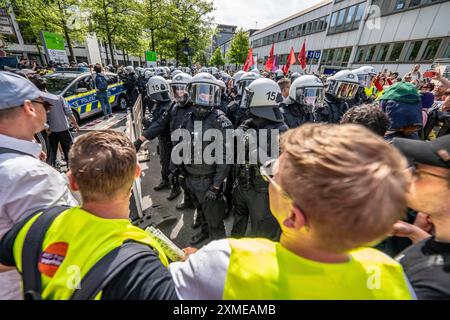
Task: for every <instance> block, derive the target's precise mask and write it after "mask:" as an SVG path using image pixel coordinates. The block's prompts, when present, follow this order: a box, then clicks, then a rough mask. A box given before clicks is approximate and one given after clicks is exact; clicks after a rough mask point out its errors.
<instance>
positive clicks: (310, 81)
mask: <svg viewBox="0 0 450 320" xmlns="http://www.w3.org/2000/svg"><path fill="white" fill-rule="evenodd" d="M323 97H324V93H323V83H322V81H320V79H319V78H317V77H316V76H313V75H305V76H300V77H299V78H297V80H295V81H294V83H292V85H291V88H290V89H289V97H288V99H286V102H287V103H282V104H281V108H282V109H283V116H284V121H285V122H286V124H287V126H288V127H289V128H296V127H299V126H301V125H302V124H304V123H307V122H314V115H313V110H316V109H317V108H322V107H323Z"/></svg>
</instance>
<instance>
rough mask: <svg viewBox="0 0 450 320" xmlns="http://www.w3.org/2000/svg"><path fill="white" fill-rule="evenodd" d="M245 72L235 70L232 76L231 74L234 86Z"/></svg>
mask: <svg viewBox="0 0 450 320" xmlns="http://www.w3.org/2000/svg"><path fill="white" fill-rule="evenodd" d="M245 73H246V72H245V71H242V70H241V71H238V72H236V73H235V74H234V76H233V84H234V86H236V85H237V83H238V81H239V80H240V79H241V77H242V76H243V75H244V74H245Z"/></svg>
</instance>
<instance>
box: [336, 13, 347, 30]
mask: <svg viewBox="0 0 450 320" xmlns="http://www.w3.org/2000/svg"><path fill="white" fill-rule="evenodd" d="M344 17H345V9H342V10H340V11H339V13H338V18H337V21H336V27H339V26H341V25H342V24H343V23H344Z"/></svg>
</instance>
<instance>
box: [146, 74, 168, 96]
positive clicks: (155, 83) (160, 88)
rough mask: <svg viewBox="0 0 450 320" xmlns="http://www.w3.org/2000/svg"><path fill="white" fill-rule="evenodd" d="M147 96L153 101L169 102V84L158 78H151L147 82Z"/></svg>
mask: <svg viewBox="0 0 450 320" xmlns="http://www.w3.org/2000/svg"><path fill="white" fill-rule="evenodd" d="M147 92H148V96H149V97H150V98H151V99H152V100H155V101H158V102H163V101H169V100H170V95H169V84H168V83H167V81H166V79H164V78H163V77H160V76H155V77H151V78H150V80H148V82H147Z"/></svg>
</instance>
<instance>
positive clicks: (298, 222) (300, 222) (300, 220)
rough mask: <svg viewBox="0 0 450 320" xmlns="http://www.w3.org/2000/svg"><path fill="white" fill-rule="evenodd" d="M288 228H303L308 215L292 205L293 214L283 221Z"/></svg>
mask: <svg viewBox="0 0 450 320" xmlns="http://www.w3.org/2000/svg"><path fill="white" fill-rule="evenodd" d="M283 225H284V226H285V227H286V228H291V229H297V230H298V229H301V228H303V227H304V226H305V225H306V217H305V215H304V214H303V212H302V211H301V210H300V209H299V208H297V207H296V206H292V209H291V214H290V215H289V217H288V218H287V219H286V220H284V221H283Z"/></svg>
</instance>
